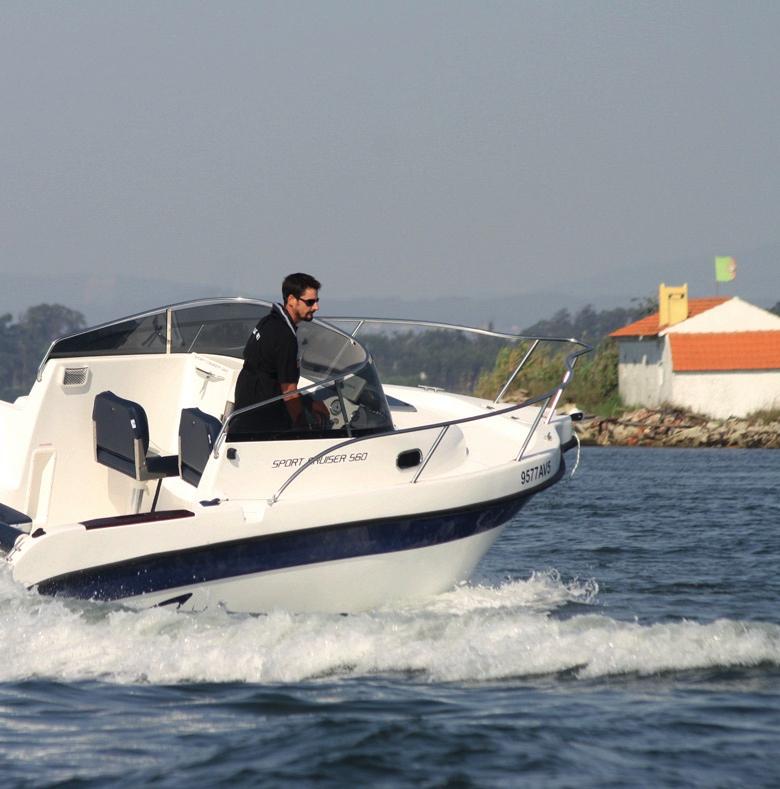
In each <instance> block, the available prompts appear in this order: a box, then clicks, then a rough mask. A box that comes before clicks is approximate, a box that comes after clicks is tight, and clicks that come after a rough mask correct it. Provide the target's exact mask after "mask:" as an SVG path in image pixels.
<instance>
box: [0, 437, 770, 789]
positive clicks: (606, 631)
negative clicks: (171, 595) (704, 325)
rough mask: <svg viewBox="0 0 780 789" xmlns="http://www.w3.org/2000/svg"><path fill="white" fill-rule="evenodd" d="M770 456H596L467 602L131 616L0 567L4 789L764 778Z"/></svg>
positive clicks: (481, 574)
mask: <svg viewBox="0 0 780 789" xmlns="http://www.w3.org/2000/svg"><path fill="white" fill-rule="evenodd" d="M778 482H780V453H778V452H777V451H771V450H770V451H760V450H751V451H741V450H653V449H637V448H630V449H590V450H586V451H585V452H584V453H583V459H582V465H581V467H580V469H579V470H578V472H577V475H576V476H575V477H574V479H573V480H572V481H570V482H566V483H561V484H559V485H558V486H556V487H555V488H554V489H552V490H551V491H548V493H547V494H546V495H543V496H540V497H538V498H537V499H536V500H534V502H532V503H531V504H530V505H529V506H528V507H526V508H525V509H524V510H523V511H522V512H521V514H520V516H519V521H518V523H517V524H515V525H513V526H512V527H510V528H509V529H508V530H507V532H505V534H504V535H503V536H502V538H501V539H500V541H499V542H498V543H497V544H496V545H495V546H494V548H493V549H492V551H491V552H490V553H489V554H488V556H487V557H486V559H485V561H484V562H483V564H482V565H481V566H480V568H479V571H478V573H477V576H476V577H475V578H474V579H473V582H472V583H471V584H470V585H467V586H463V587H460V588H458V589H456V590H454V591H452V592H450V593H448V594H445V595H442V596H440V597H437V598H433V599H429V600H426V601H424V602H421V603H419V604H415V605H410V606H405V607H403V608H395V609H393V608H388V609H386V610H380V611H375V612H372V613H368V614H362V615H357V616H348V617H342V616H314V615H306V616H300V615H298V616H295V615H289V614H284V613H271V614H269V615H267V616H237V615H229V614H226V613H224V612H222V611H213V612H207V613H205V614H197V615H186V614H177V613H175V612H173V611H170V610H167V609H162V610H153V611H147V612H142V613H133V612H129V611H125V610H123V609H121V608H120V607H117V606H111V605H103V604H85V603H75V602H65V601H61V600H53V599H47V598H41V597H38V596H37V595H35V594H33V593H30V592H26V591H24V590H22V589H20V588H18V587H17V586H16V585H15V584H13V582H12V581H11V579H10V577H9V576H8V573H7V571H6V570H5V568H3V569H2V570H0V611H2V613H1V614H0V617H1V618H0V623H1V624H2V642H1V643H2V646H1V647H0V769H1V770H2V772H0V775H2V784H3V786H41V785H60V784H61V785H75V786H109V785H113V784H115V783H116V782H117V781H120V780H121V781H122V782H123V783H131V784H140V783H154V784H156V785H160V786H183V785H188V786H216V785H231V786H234V785H248V786H249V785H251V786H256V785H271V786H277V785H281V784H286V783H293V782H294V783H295V784H298V785H311V784H317V785H322V786H334V787H335V786H343V785H345V784H356V785H369V784H370V785H376V786H388V787H390V786H392V787H395V786H402V785H415V786H421V787H429V786H463V787H468V786H480V787H482V786H502V787H503V786H520V785H522V786H544V787H550V786H577V787H582V786H629V785H630V786H636V785H643V786H650V785H652V786H723V787H729V786H777V785H779V784H780V759H778V756H777V754H778V753H780V607H779V606H778V601H780V574H779V573H778V558H780V528H779V527H780V497H779V496H778V492H777V487H778Z"/></svg>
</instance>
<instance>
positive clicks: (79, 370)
mask: <svg viewBox="0 0 780 789" xmlns="http://www.w3.org/2000/svg"><path fill="white" fill-rule="evenodd" d="M88 372H89V367H66V368H65V373H64V375H63V376H62V385H63V386H84V384H85V383H86V382H87V373H88Z"/></svg>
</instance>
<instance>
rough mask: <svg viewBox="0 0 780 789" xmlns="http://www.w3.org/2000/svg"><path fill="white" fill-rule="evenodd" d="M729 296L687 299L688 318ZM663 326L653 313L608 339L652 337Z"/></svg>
mask: <svg viewBox="0 0 780 789" xmlns="http://www.w3.org/2000/svg"><path fill="white" fill-rule="evenodd" d="M729 299H731V296H710V297H708V298H704V299H688V318H693V317H694V316H696V315H701V313H702V312H707V310H711V309H712V308H713V307H717V306H718V305H719V304H723V302H724V301H729ZM665 328H666V327H665V326H659V325H658V313H657V312H654V313H653V314H652V315H648V316H647V317H646V318H640V319H639V320H638V321H634V322H633V323H629V324H628V326H623V328H622V329H618V330H617V331H613V332H612V334H610V335H609V336H610V337H654V336H656V335H657V334H658V332H660V331H661V329H665Z"/></svg>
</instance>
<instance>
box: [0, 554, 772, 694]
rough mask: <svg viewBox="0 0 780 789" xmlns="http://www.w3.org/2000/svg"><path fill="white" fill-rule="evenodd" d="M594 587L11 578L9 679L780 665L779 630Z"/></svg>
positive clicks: (6, 606)
mask: <svg viewBox="0 0 780 789" xmlns="http://www.w3.org/2000/svg"><path fill="white" fill-rule="evenodd" d="M597 591H598V589H597V587H596V585H595V584H594V583H593V582H578V581H574V582H570V583H564V582H563V581H562V580H561V579H560V577H559V576H558V575H557V574H556V573H554V572H548V573H544V574H537V575H533V576H532V577H531V578H529V579H528V580H526V581H508V582H506V583H504V584H501V585H499V586H496V587H489V586H469V585H464V586H461V587H459V588H457V589H455V590H454V591H452V592H449V593H447V594H444V595H440V596H438V597H435V598H431V599H429V600H427V601H425V602H424V603H420V604H418V605H409V606H405V607H403V608H387V609H382V610H378V611H373V612H370V613H366V614H357V615H353V616H330V615H294V614H289V613H282V612H273V613H270V614H268V615H264V616H247V615H236V614H228V613H226V612H224V611H220V610H214V611H207V612H204V613H199V614H180V613H176V612H175V611H172V610H170V609H152V610H149V611H142V612H134V611H128V610H124V609H120V608H117V607H116V606H109V605H104V604H92V603H82V602H73V601H63V600H59V599H51V598H46V597H41V596H39V595H37V594H35V593H32V592H27V591H25V590H23V589H21V588H20V587H19V586H17V585H16V584H14V583H13V581H12V580H11V579H10V576H9V574H8V572H7V570H6V569H5V568H4V569H3V570H2V571H0V607H1V608H0V610H1V611H2V613H1V614H0V625H2V641H1V642H0V643H1V644H2V646H0V681H2V682H10V681H19V680H26V679H32V678H46V679H54V680H61V681H77V680H103V681H109V682H118V683H138V682H149V683H155V684H175V683H182V682H236V681H237V682H251V683H277V682H300V681H303V680H310V679H316V678H319V677H325V676H367V675H382V674H398V673H415V674H419V675H421V676H422V677H423V678H425V679H428V680H430V681H485V680H493V679H500V678H510V677H528V676H534V675H555V674H557V673H560V672H567V673H569V674H571V675H573V676H574V677H580V678H598V677H606V676H612V675H621V674H638V675H650V674H655V673H658V672H666V671H681V670H688V669H703V668H711V667H724V668H725V667H735V666H756V665H759V664H772V665H780V627H778V626H777V625H772V624H761V623H742V622H736V621H730V620H720V621H716V622H712V623H709V624H699V623H696V622H688V621H685V622H680V623H673V624H656V625H650V626H648V625H640V624H638V623H636V622H623V621H618V620H614V619H611V618H609V617H607V616H604V615H602V614H599V613H596V612H595V609H594V611H593V612H587V613H583V614H578V615H575V616H572V617H570V618H567V619H561V618H556V617H555V616H554V615H553V613H552V612H554V611H555V610H556V609H558V608H560V607H561V606H563V605H567V604H571V603H575V604H582V605H585V606H588V605H590V604H592V603H593V602H594V600H595V596H596V594H597Z"/></svg>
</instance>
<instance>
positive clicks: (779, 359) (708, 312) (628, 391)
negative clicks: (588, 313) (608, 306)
mask: <svg viewBox="0 0 780 789" xmlns="http://www.w3.org/2000/svg"><path fill="white" fill-rule="evenodd" d="M610 336H611V337H614V338H615V340H616V342H617V343H618V352H619V357H618V359H619V363H618V384H619V387H620V396H621V397H622V399H623V402H624V403H626V404H628V405H643V406H648V407H651V408H652V407H657V406H659V405H661V404H662V403H668V404H670V405H674V406H680V407H682V408H687V409H690V410H691V411H694V412H696V413H700V414H708V415H710V416H713V417H716V418H719V419H725V418H727V417H729V416H746V415H747V414H750V413H752V412H754V411H759V410H764V409H772V408H780V317H778V316H777V315H774V314H772V313H771V312H768V311H767V310H763V309H761V308H760V307H756V306H754V305H752V304H748V303H747V302H746V301H742V299H740V298H738V297H736V296H733V297H728V296H724V297H714V298H703V299H689V298H688V286H687V285H683V286H681V287H667V286H665V285H663V284H662V285H661V287H660V290H659V311H658V312H656V313H655V314H653V315H649V316H648V317H646V318H642V319H641V320H638V321H635V322H634V323H631V324H629V325H628V326H624V327H623V328H622V329H618V330H617V331H615V332H612V334H611V335H610Z"/></svg>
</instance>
